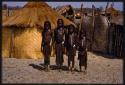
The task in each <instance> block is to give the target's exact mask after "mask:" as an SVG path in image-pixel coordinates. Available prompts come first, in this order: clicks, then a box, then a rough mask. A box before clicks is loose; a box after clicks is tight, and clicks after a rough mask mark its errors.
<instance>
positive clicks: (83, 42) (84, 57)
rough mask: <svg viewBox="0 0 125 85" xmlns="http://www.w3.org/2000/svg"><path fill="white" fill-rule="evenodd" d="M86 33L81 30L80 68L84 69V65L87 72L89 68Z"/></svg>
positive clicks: (79, 46) (79, 44)
mask: <svg viewBox="0 0 125 85" xmlns="http://www.w3.org/2000/svg"><path fill="white" fill-rule="evenodd" d="M86 44H87V43H86V33H85V32H84V31H83V30H81V31H80V36H79V42H78V60H79V69H80V72H81V71H82V66H84V68H85V70H84V72H86V69H87V48H86Z"/></svg>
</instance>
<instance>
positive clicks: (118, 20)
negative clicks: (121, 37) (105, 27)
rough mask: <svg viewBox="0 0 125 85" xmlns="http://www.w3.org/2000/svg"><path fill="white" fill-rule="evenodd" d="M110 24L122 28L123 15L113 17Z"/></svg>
mask: <svg viewBox="0 0 125 85" xmlns="http://www.w3.org/2000/svg"><path fill="white" fill-rule="evenodd" d="M111 22H112V23H115V24H116V25H122V26H123V14H121V15H119V16H117V17H113V18H112V20H111Z"/></svg>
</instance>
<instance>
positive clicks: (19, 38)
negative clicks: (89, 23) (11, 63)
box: [2, 2, 75, 59]
mask: <svg viewBox="0 0 125 85" xmlns="http://www.w3.org/2000/svg"><path fill="white" fill-rule="evenodd" d="M59 18H61V19H63V20H64V25H69V24H73V25H74V26H75V24H74V23H72V22H71V21H69V20H68V19H66V18H65V17H63V16H62V15H60V14H58V13H57V12H56V11H54V10H53V9H52V8H51V7H50V6H49V5H48V4H46V3H45V2H28V3H27V4H26V5H25V6H24V7H23V8H22V9H20V10H19V11H17V12H15V14H14V16H11V17H9V18H7V19H6V20H5V21H3V23H2V26H3V28H2V57H12V58H31V59H40V58H42V57H43V54H42V52H41V41H42V36H41V33H42V29H43V26H44V22H45V21H46V20H48V21H50V22H51V26H52V29H53V30H54V29H55V28H56V26H57V20H58V19H59Z"/></svg>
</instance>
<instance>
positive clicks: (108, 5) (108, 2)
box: [105, 2, 109, 14]
mask: <svg viewBox="0 0 125 85" xmlns="http://www.w3.org/2000/svg"><path fill="white" fill-rule="evenodd" d="M108 6H109V2H107V5H106V7H105V14H106V13H107V8H108Z"/></svg>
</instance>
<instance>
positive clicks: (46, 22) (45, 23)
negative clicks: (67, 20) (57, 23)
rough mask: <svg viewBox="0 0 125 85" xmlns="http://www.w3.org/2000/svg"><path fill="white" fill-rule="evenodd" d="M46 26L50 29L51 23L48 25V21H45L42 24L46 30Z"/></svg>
mask: <svg viewBox="0 0 125 85" xmlns="http://www.w3.org/2000/svg"><path fill="white" fill-rule="evenodd" d="M47 24H48V26H49V29H51V23H50V21H45V22H44V28H45V29H46V25H47Z"/></svg>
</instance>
